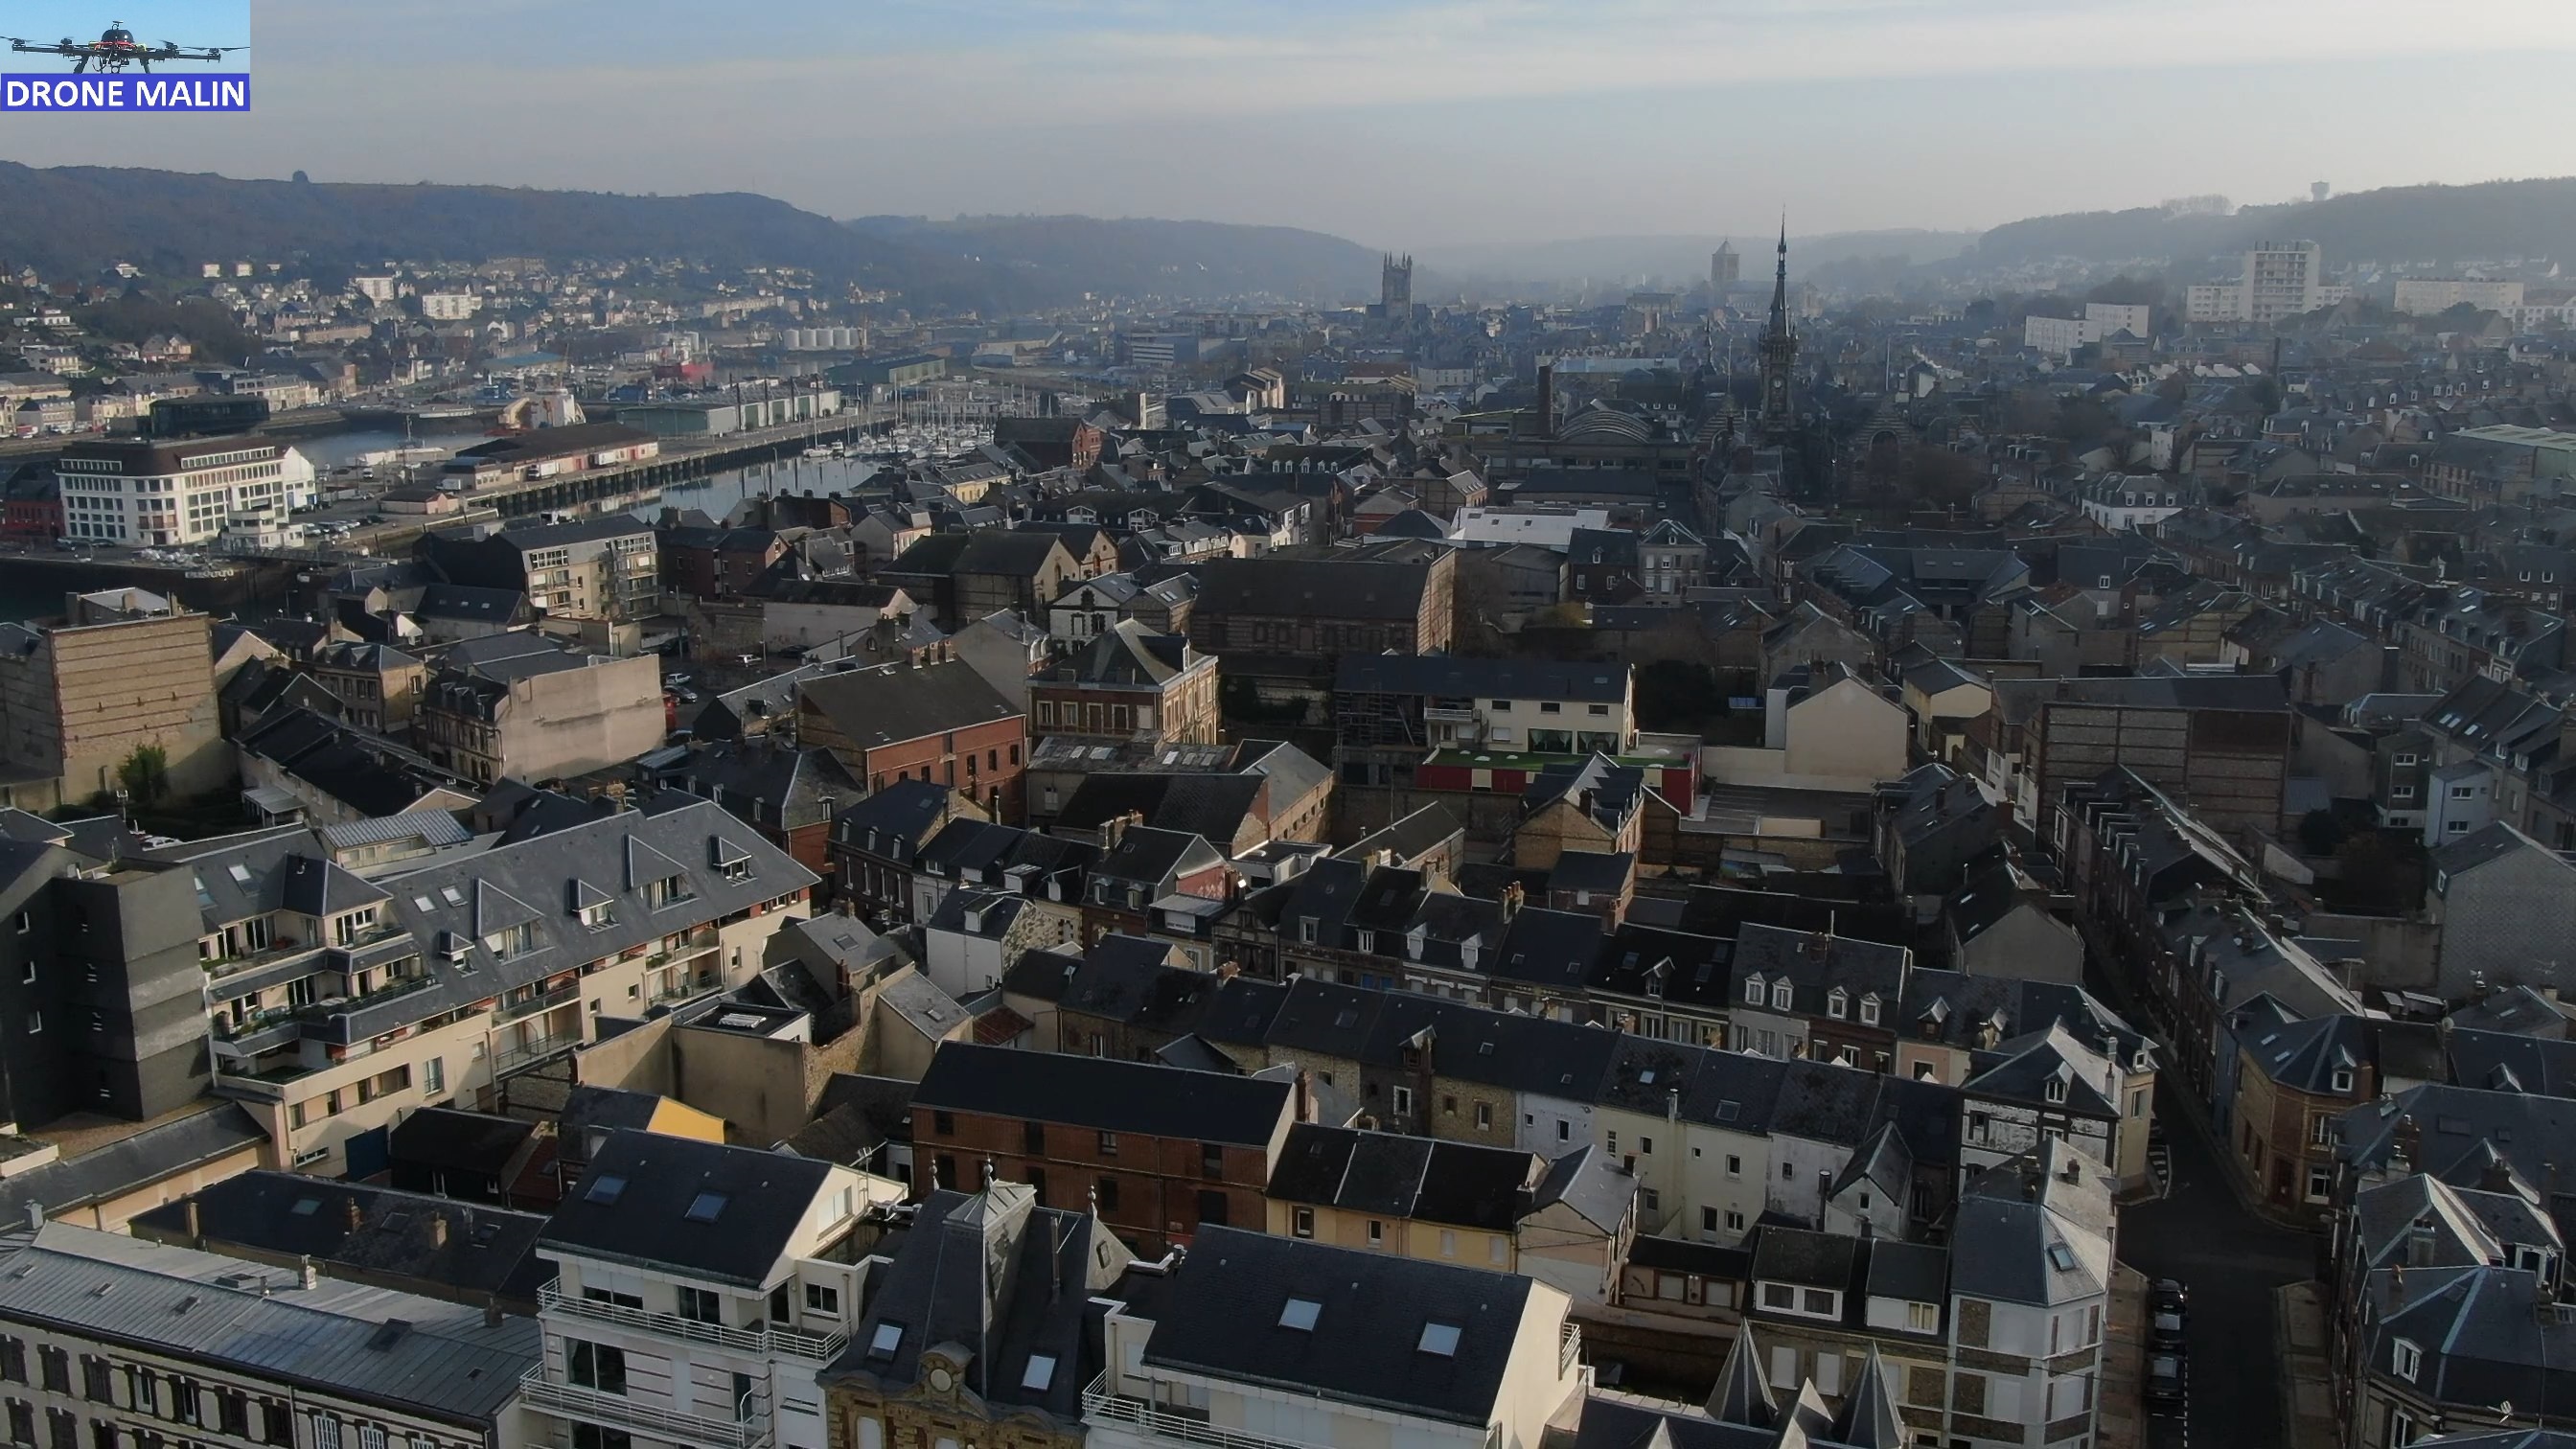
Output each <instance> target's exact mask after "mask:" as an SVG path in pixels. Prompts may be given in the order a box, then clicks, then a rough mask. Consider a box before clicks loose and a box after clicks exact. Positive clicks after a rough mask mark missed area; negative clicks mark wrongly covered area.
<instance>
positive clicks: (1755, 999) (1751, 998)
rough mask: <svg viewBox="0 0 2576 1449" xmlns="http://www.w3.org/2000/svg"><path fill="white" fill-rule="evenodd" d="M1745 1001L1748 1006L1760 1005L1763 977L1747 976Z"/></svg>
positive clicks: (1745, 980)
mask: <svg viewBox="0 0 2576 1449" xmlns="http://www.w3.org/2000/svg"><path fill="white" fill-rule="evenodd" d="M1744 1002H1745V1004H1746V1005H1747V1006H1760V1005H1761V1004H1762V978H1761V977H1759V976H1747V977H1745V978H1744Z"/></svg>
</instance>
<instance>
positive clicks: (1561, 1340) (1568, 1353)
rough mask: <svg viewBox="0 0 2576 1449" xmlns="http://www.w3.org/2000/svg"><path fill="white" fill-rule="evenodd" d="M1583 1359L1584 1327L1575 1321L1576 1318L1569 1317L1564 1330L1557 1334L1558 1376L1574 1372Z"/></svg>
mask: <svg viewBox="0 0 2576 1449" xmlns="http://www.w3.org/2000/svg"><path fill="white" fill-rule="evenodd" d="M1582 1361H1583V1329H1582V1327H1581V1326H1580V1325H1579V1324H1577V1323H1575V1322H1574V1320H1572V1319H1570V1318H1569V1319H1567V1320H1566V1322H1565V1328H1564V1330H1563V1331H1562V1332H1560V1333H1558V1334H1557V1336H1556V1372H1557V1374H1558V1376H1559V1377H1562V1376H1564V1375H1566V1374H1570V1373H1572V1372H1574V1370H1575V1366H1576V1365H1577V1364H1580V1363H1581V1362H1582Z"/></svg>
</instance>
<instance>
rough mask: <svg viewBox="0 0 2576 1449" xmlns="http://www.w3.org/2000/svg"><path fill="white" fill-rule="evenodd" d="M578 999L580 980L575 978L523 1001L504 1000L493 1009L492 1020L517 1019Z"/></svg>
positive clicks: (507, 1020)
mask: <svg viewBox="0 0 2576 1449" xmlns="http://www.w3.org/2000/svg"><path fill="white" fill-rule="evenodd" d="M580 999H581V982H580V980H579V979H575V980H571V981H567V982H565V983H564V984H563V985H561V986H558V987H556V988H555V989H554V990H552V991H548V992H544V993H542V994H540V995H536V996H531V997H528V998H527V999H526V1000H524V1001H504V1002H502V1003H501V1004H500V1006H499V1007H497V1008H495V1009H494V1010H493V1012H492V1020H493V1021H494V1022H495V1023H501V1022H511V1021H517V1020H519V1019H520V1018H521V1017H528V1016H535V1015H537V1014H538V1013H539V1012H545V1011H552V1010H554V1009H555V1008H556V1007H558V1006H567V1005H570V1004H571V1003H573V1002H576V1001H579V1000H580Z"/></svg>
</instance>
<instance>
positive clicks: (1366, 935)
mask: <svg viewBox="0 0 2576 1449" xmlns="http://www.w3.org/2000/svg"><path fill="white" fill-rule="evenodd" d="M1353 934H1354V935H1355V937H1356V938H1357V939H1358V941H1359V948H1360V950H1361V952H1362V953H1363V954H1367V953H1372V952H1375V951H1376V950H1377V932H1375V931H1358V932H1354V933H1353Z"/></svg>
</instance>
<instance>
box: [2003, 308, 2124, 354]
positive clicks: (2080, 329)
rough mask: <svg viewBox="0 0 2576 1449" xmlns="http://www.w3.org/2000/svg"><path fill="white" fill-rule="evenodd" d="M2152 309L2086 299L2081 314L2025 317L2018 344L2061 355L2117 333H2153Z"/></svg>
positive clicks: (2034, 349)
mask: <svg viewBox="0 0 2576 1449" xmlns="http://www.w3.org/2000/svg"><path fill="white" fill-rule="evenodd" d="M2154 312H2155V309H2154V308H2152V307H2147V306H2143V305H2139V304H2133V303H2126V302H2087V303H2085V304H2084V315H2083V316H2081V317H2038V316H2033V317H2025V318H2023V319H2022V334H2021V345H2022V346H2024V347H2027V348H2029V349H2030V350H2031V351H2033V352H2041V353H2046V354H2047V355H2049V356H2051V357H2058V358H2063V357H2067V356H2069V355H2071V354H2072V353H2073V352H2074V351H2075V349H2077V348H2079V347H2083V346H2087V345H2089V344H2092V343H2096V342H2100V341H2102V340H2103V339H2105V338H2109V337H2117V336H2118V335H2120V334H2121V333H2123V332H2126V333H2128V334H2129V335H2130V336H2132V337H2140V338H2144V337H2149V336H2152V335H2154V333H2153V330H2152V329H2153V326H2154V320H2153V319H2154Z"/></svg>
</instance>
